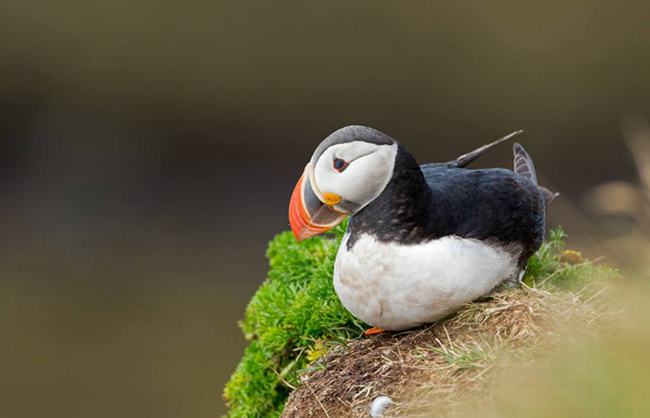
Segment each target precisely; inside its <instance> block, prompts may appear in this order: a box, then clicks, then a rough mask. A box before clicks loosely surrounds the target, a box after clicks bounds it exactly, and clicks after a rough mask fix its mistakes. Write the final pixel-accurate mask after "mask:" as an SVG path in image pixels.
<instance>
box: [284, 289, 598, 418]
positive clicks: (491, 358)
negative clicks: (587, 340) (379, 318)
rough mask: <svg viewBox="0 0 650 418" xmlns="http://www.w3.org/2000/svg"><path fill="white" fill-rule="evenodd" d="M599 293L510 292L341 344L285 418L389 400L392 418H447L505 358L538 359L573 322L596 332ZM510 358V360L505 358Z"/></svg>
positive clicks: (354, 413) (343, 412)
mask: <svg viewBox="0 0 650 418" xmlns="http://www.w3.org/2000/svg"><path fill="white" fill-rule="evenodd" d="M597 299H598V298H597V297H596V295H594V296H591V297H588V298H587V297H584V296H581V295H580V294H574V293H570V292H560V293H547V292H544V291H540V290H535V289H527V288H525V289H517V290H507V291H504V292H501V293H498V294H495V295H493V296H492V297H490V298H487V299H485V300H483V301H480V302H475V303H472V304H470V305H468V306H467V307H466V308H464V309H463V310H461V311H460V312H459V313H457V314H456V315H455V316H453V317H450V318H448V319H446V320H443V321H440V322H438V323H436V324H434V325H432V326H429V327H427V328H421V329H416V330H412V331H408V332H401V333H386V334H381V335H377V336H374V337H369V338H366V339H362V340H354V341H349V342H348V343H346V344H345V345H337V346H335V347H334V348H332V349H331V350H330V351H329V352H328V353H327V354H326V355H324V356H323V357H322V358H320V359H319V360H318V361H316V362H314V363H313V364H312V365H311V366H310V369H309V371H308V372H306V373H305V374H303V375H302V377H301V385H300V386H299V387H298V388H297V389H296V390H295V391H293V392H292V393H291V395H290V397H289V400H288V403H287V404H286V407H285V409H284V413H283V414H282V417H285V418H294V417H295V418H297V417H328V418H331V417H368V416H369V408H370V404H371V402H372V401H373V400H374V399H375V398H377V397H378V396H382V395H383V396H389V397H391V398H392V399H393V400H394V402H395V404H394V405H392V406H391V407H390V408H389V409H388V410H387V412H386V414H385V416H387V417H388V416H417V415H418V411H419V410H426V411H427V416H431V403H432V400H433V399H435V405H436V407H437V408H438V410H439V411H440V416H444V415H447V414H448V413H449V412H451V411H453V409H454V408H455V405H459V404H460V403H461V402H462V400H463V399H465V398H466V397H468V396H472V395H475V394H476V393H477V392H478V391H481V390H484V387H485V385H484V384H483V383H484V382H485V381H486V380H487V379H490V378H492V376H493V375H494V374H495V370H496V369H498V367H495V366H496V365H497V364H498V363H499V362H500V361H502V359H503V358H506V357H507V358H511V357H513V356H518V355H524V356H526V355H531V354H535V353H539V352H540V351H542V350H544V349H545V347H548V346H549V344H553V343H554V341H556V340H557V335H559V334H560V333H561V329H562V328H563V327H565V326H566V325H567V324H568V323H569V322H571V323H575V321H579V322H581V323H583V324H584V326H582V327H581V328H582V329H584V330H585V331H589V330H590V329H593V328H594V327H595V326H597V325H598V324H599V322H600V319H602V318H603V317H604V314H603V311H602V307H599V306H597V305H598V304H597V303H596V302H595V301H596V300H597ZM506 352H507V354H506Z"/></svg>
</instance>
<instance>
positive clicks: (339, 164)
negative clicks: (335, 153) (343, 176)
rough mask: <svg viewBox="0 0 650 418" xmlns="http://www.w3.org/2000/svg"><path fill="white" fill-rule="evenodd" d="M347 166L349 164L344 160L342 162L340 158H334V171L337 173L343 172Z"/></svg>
mask: <svg viewBox="0 0 650 418" xmlns="http://www.w3.org/2000/svg"><path fill="white" fill-rule="evenodd" d="M349 164H350V163H348V162H347V161H345V160H342V159H340V158H334V162H333V165H334V170H336V171H338V172H339V173H340V172H341V171H343V170H345V169H346V168H347V167H348V165H349Z"/></svg>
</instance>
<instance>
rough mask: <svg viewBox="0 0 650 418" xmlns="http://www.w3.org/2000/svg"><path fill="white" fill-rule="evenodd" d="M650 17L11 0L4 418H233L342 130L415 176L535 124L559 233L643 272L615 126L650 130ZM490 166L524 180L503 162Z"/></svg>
mask: <svg viewBox="0 0 650 418" xmlns="http://www.w3.org/2000/svg"><path fill="white" fill-rule="evenodd" d="M649 17H650V3H649V2H647V1H620V2H611V1H609V2H606V1H575V2H566V1H562V2H560V1H545V2H518V1H510V0H508V1H500V2H484V1H454V2H451V1H449V2H433V1H400V2H397V1H378V0H374V1H358V2H306V1H285V2H270V1H259V0H257V1H243V2H227V3H226V2H221V1H205V0H188V1H182V2H181V1H168V0H162V1H148V0H135V1H129V2H126V1H122V2H120V1H114V0H113V1H109V0H102V1H100V0H86V1H79V0H61V1H57V2H52V1H45V0H42V1H37V0H22V1H17V0H4V1H3V2H2V4H1V5H0V28H2V29H1V30H0V33H1V34H2V36H0V219H2V222H0V240H1V243H0V249H1V250H0V330H1V331H2V343H1V344H0V347H1V348H0V374H1V377H2V378H1V379H0V416H2V417H12V418H13V417H16V418H23V417H25V418H27V417H29V418H32V417H34V418H36V417H48V418H55V417H66V418H69V417H94V418H101V417H115V416H120V417H126V418H128V417H138V418H143V417H156V418H164V417H215V416H217V415H219V414H220V413H222V412H223V411H224V407H223V402H222V401H221V390H222V386H223V384H224V382H225V380H226V379H227V378H228V376H229V374H230V373H231V372H232V370H233V369H234V367H235V365H236V363H237V360H238V359H239V356H240V354H241V352H242V349H243V347H244V345H245V343H244V340H243V337H242V336H241V334H240V332H239V330H238V329H237V325H236V321H237V320H238V319H239V318H240V317H241V316H242V314H243V309H244V306H245V304H246V302H247V301H248V299H249V298H250V296H251V295H252V293H253V292H254V291H255V289H256V287H257V286H258V285H259V284H260V283H261V281H262V280H263V279H264V276H265V270H266V260H265V258H264V251H265V247H266V244H267V242H268V240H269V239H270V238H271V237H272V236H273V235H274V234H275V233H276V232H279V231H281V230H284V229H286V228H287V227H288V223H287V219H286V209H287V202H288V198H289V195H290V192H291V190H292V187H293V185H294V182H295V181H296V179H297V177H298V176H299V175H300V173H301V171H302V168H303V166H304V164H305V163H306V162H307V160H308V158H309V157H310V155H311V152H312V151H313V149H314V148H315V146H316V145H317V144H318V143H319V142H320V141H321V140H322V139H323V138H324V137H325V136H326V135H327V134H328V133H330V132H331V131H333V130H335V129H337V128H339V127H341V126H344V125H347V124H366V125H369V126H373V127H375V128H378V129H380V130H383V131H385V132H387V133H389V134H391V135H392V136H394V137H396V138H397V139H399V140H401V141H402V142H403V143H405V144H406V145H407V147H408V148H409V149H410V150H411V151H412V153H413V154H414V155H415V156H416V157H417V158H418V159H419V160H420V161H422V162H426V161H440V160H448V159H451V158H453V157H455V156H457V155H459V154H462V153H464V152H466V151H467V150H469V149H472V148H474V147H477V146H479V145H481V144H483V143H485V142H488V141H490V140H493V139H495V138H497V137H500V136H502V135H504V134H506V133H508V132H511V131H513V130H515V129H520V128H523V129H525V130H526V134H525V136H523V137H520V138H519V140H520V141H521V142H523V143H524V144H525V145H526V147H527V148H528V150H529V152H530V153H531V154H532V155H533V157H534V159H535V162H536V164H537V169H538V171H539V172H540V174H541V178H542V182H543V183H544V184H545V185H547V186H549V187H550V188H552V189H553V190H557V191H560V192H561V193H562V198H561V199H560V200H558V201H557V202H554V206H553V207H552V208H551V211H550V223H552V224H557V223H561V224H563V225H564V226H565V229H566V230H567V231H568V233H569V234H570V236H571V239H572V243H573V244H574V245H575V246H578V247H579V248H581V249H585V250H586V251H587V252H589V253H590V255H591V254H595V255H600V254H605V255H607V256H608V258H609V260H610V261H611V262H612V263H614V264H619V265H621V264H622V265H623V266H624V267H625V265H626V263H627V262H633V261H634V260H641V261H642V262H645V261H643V260H647V258H644V257H647V256H650V250H647V249H643V250H638V248H650V246H648V247H640V246H638V245H637V243H638V242H646V243H647V241H644V239H645V237H647V234H646V232H647V216H646V215H647V208H648V205H647V202H648V200H647V196H648V194H647V190H646V191H645V192H644V191H643V189H642V188H641V187H640V186H641V185H642V184H643V167H641V166H640V163H639V161H640V160H642V159H638V158H637V160H636V161H635V159H634V158H633V156H632V153H631V149H630V146H629V142H628V143H626V141H625V140H624V138H625V136H624V135H623V134H622V132H621V123H622V121H625V120H627V118H629V117H632V116H634V115H639V116H641V117H644V116H645V117H648V116H650V24H648V21H649V20H648V19H649ZM648 138H650V137H648ZM637 142H638V143H640V144H641V145H643V144H642V143H643V141H642V140H641V141H637ZM649 142H650V141H649ZM637 145H638V144H637ZM641 148H642V147H641ZM632 149H634V148H633V147H632ZM637 149H638V147H637ZM649 158H650V157H649ZM649 161H650V160H649ZM479 165H480V166H492V165H501V166H506V167H510V166H511V154H510V150H509V147H507V146H504V147H502V148H498V149H497V150H495V151H492V152H491V153H489V155H486V156H485V157H484V158H483V159H482V160H481V161H480V162H479ZM646 168H647V167H646ZM648 173H650V171H648ZM639 174H641V175H639ZM646 180H647V178H646ZM611 181H616V182H615V183H611ZM606 182H610V183H607V184H604V183H606ZM603 184H604V185H603ZM611 202H615V203H616V204H614V206H613V207H612V205H611ZM622 239H624V240H625V241H624V242H626V243H628V242H634V245H628V244H622V242H623V241H622ZM630 248H633V250H630ZM637 250H638V251H639V253H637V252H635V251H637ZM644 251H645V252H644ZM641 268H642V267H641Z"/></svg>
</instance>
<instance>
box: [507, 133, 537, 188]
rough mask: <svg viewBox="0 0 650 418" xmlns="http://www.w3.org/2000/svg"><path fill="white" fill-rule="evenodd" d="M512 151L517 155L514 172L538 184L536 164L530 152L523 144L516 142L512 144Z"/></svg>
mask: <svg viewBox="0 0 650 418" xmlns="http://www.w3.org/2000/svg"><path fill="white" fill-rule="evenodd" d="M512 152H513V154H514V155H515V162H514V170H513V171H514V172H515V173H517V174H519V175H520V176H524V177H526V178H527V179H529V180H530V181H532V182H533V183H535V184H537V173H536V172H535V164H533V159H532V158H530V155H528V152H526V150H525V149H524V147H522V146H521V144H519V143H517V142H515V143H514V144H513V145H512Z"/></svg>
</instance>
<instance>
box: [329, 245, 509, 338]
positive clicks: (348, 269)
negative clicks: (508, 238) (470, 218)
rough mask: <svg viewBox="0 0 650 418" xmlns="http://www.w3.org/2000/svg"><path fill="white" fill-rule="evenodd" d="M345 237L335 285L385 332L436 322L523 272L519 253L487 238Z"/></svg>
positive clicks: (352, 307) (349, 306)
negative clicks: (410, 240)
mask: <svg viewBox="0 0 650 418" xmlns="http://www.w3.org/2000/svg"><path fill="white" fill-rule="evenodd" d="M348 238H349V236H348V235H346V236H345V237H344V239H343V241H342V243H341V247H340V248H339V252H338V255H337V257H336V263H335V266H334V288H335V290H336V293H337V295H338V296H339V298H340V300H341V302H342V303H343V305H344V306H345V307H346V308H347V309H348V310H349V311H350V312H352V313H353V314H354V315H355V316H357V317H358V318H360V319H362V320H363V321H365V322H367V323H368V324H371V325H373V326H376V327H380V328H383V329H386V330H402V329H408V328H412V327H415V326H418V325H421V324H424V323H430V322H434V321H436V320H438V319H440V318H442V317H444V316H445V315H447V314H449V313H451V312H454V311H455V310H457V309H458V308H459V307H461V306H462V305H464V304H465V303H468V302H471V301H473V300H475V299H477V298H479V297H481V296H483V295H486V294H488V293H489V292H490V291H491V290H492V289H494V287H495V286H497V285H498V284H499V283H501V282H502V281H504V280H506V279H512V278H514V277H516V275H517V273H519V269H518V267H517V256H516V254H511V253H509V252H507V251H504V250H503V249H501V248H498V247H496V246H493V245H490V244H486V243H485V242H482V241H479V240H474V239H465V238H460V237H457V236H447V237H443V238H440V239H436V240H432V241H429V242H426V243H421V244H414V245H402V244H400V243H397V242H380V241H378V240H377V239H375V238H374V237H372V236H370V235H366V234H364V235H361V236H360V237H359V238H358V239H357V240H356V242H355V243H354V246H353V247H352V249H351V250H348V249H347V240H348Z"/></svg>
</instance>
